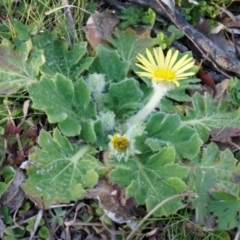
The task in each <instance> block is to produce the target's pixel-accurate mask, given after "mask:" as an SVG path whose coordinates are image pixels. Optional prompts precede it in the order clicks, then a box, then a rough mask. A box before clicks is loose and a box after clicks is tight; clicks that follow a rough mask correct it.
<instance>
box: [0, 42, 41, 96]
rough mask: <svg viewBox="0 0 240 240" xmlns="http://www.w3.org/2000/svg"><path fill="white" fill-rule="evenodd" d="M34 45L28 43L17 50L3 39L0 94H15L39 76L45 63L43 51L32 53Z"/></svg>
mask: <svg viewBox="0 0 240 240" xmlns="http://www.w3.org/2000/svg"><path fill="white" fill-rule="evenodd" d="M32 50H33V49H32V43H31V41H30V40H29V41H27V42H25V43H23V44H22V45H20V46H19V47H17V48H14V46H13V45H12V44H11V43H10V41H8V40H7V39H3V40H2V43H1V44H0V94H10V93H14V92H16V91H17V90H19V89H20V88H23V87H26V85H27V84H28V83H30V82H32V81H34V80H36V78H37V77H38V75H39V68H40V67H41V65H42V64H43V63H44V61H45V60H44V56H43V51H42V50H37V51H33V52H31V51H32Z"/></svg>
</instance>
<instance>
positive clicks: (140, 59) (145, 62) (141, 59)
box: [137, 56, 154, 71]
mask: <svg viewBox="0 0 240 240" xmlns="http://www.w3.org/2000/svg"><path fill="white" fill-rule="evenodd" d="M137 59H138V60H139V62H140V63H141V64H142V65H144V66H145V67H147V68H148V69H151V70H152V71H153V69H154V66H153V65H152V64H151V63H150V62H149V61H148V60H147V59H146V58H145V57H144V56H139V57H137Z"/></svg>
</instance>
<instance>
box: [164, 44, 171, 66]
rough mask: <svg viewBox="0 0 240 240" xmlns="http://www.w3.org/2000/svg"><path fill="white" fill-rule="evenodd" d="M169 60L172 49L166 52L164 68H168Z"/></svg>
mask: <svg viewBox="0 0 240 240" xmlns="http://www.w3.org/2000/svg"><path fill="white" fill-rule="evenodd" d="M171 58H172V49H170V50H168V52H167V56H166V59H165V64H164V67H165V68H168V64H169V62H170V60H171Z"/></svg>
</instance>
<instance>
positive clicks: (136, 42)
mask: <svg viewBox="0 0 240 240" xmlns="http://www.w3.org/2000/svg"><path fill="white" fill-rule="evenodd" d="M108 41H109V42H110V43H111V44H112V45H113V47H114V48H115V49H116V50H117V51H118V53H119V55H120V56H121V59H122V60H124V61H125V62H128V63H129V64H135V62H136V61H137V59H136V56H137V55H138V54H139V53H142V54H143V53H145V51H146V48H149V47H150V46H151V44H152V42H151V41H152V40H151V38H149V35H146V37H142V36H139V35H137V33H136V32H134V31H133V30H131V29H130V28H129V29H127V30H126V31H116V32H115V33H114V38H109V39H108Z"/></svg>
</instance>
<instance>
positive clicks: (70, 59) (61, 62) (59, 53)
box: [33, 32, 94, 80]
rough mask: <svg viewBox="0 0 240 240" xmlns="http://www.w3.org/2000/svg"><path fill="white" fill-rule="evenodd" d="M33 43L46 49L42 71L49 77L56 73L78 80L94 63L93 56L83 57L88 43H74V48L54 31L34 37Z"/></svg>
mask: <svg viewBox="0 0 240 240" xmlns="http://www.w3.org/2000/svg"><path fill="white" fill-rule="evenodd" d="M33 45H34V46H36V47H37V48H38V49H43V50H44V56H45V58H46V62H45V64H44V65H43V66H42V68H41V71H42V72H43V73H44V74H46V75H47V76H48V77H53V76H54V75H55V74H56V73H61V74H62V75H64V76H66V77H67V78H70V79H72V80H76V78H77V77H78V76H79V75H80V74H81V73H82V72H83V71H84V70H86V69H88V68H89V66H90V65H91V64H92V62H93V59H94V58H92V57H86V58H83V56H84V54H86V52H87V43H86V42H80V43H78V44H74V45H73V47H72V49H71V50H69V46H68V44H67V43H66V42H64V41H63V40H59V39H57V37H56V34H54V33H48V32H44V33H42V34H40V35H38V36H37V37H36V38H34V39H33Z"/></svg>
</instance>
